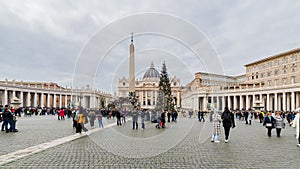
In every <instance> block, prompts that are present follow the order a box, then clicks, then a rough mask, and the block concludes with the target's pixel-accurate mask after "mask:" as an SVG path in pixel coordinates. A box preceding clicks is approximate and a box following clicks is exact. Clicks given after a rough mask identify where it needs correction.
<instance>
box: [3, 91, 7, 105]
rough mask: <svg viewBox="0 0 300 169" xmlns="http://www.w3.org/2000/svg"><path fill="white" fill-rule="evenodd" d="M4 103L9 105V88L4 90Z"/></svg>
mask: <svg viewBox="0 0 300 169" xmlns="http://www.w3.org/2000/svg"><path fill="white" fill-rule="evenodd" d="M3 104H4V105H7V104H8V100H7V90H6V89H5V90H4V97H3ZM4 105H3V106H4Z"/></svg>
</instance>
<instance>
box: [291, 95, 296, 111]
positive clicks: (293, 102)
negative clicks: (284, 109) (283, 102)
mask: <svg viewBox="0 0 300 169" xmlns="http://www.w3.org/2000/svg"><path fill="white" fill-rule="evenodd" d="M295 109H296V107H295V92H294V91H292V93H291V111H293V110H295Z"/></svg>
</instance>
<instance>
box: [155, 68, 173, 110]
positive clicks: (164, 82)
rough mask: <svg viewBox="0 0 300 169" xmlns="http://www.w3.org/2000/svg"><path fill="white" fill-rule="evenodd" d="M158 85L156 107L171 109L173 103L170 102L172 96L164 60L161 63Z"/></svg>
mask: <svg viewBox="0 0 300 169" xmlns="http://www.w3.org/2000/svg"><path fill="white" fill-rule="evenodd" d="M158 87H159V91H158V94H159V95H158V98H157V109H162V108H163V109H167V110H168V111H170V110H172V109H173V108H174V107H173V106H174V105H173V104H172V101H173V98H172V97H171V84H170V79H169V75H168V72H167V67H166V64H165V62H164V63H163V65H162V70H161V73H160V80H159V86H158ZM161 102H162V103H161Z"/></svg>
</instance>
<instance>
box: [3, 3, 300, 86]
mask: <svg viewBox="0 0 300 169" xmlns="http://www.w3.org/2000/svg"><path fill="white" fill-rule="evenodd" d="M299 9H300V2H296V1H284V2H283V1H279V0H275V1H272V3H270V2H268V1H252V0H243V1H234V2H232V1H230V2H229V1H225V0H224V1H218V0H212V1H196V0H192V1H188V2H176V3H175V2H174V1H162V2H158V1H150V0H149V1H141V2H132V1H121V2H120V1H101V2H100V1H96V0H91V1H73V0H66V1H32V0H24V1H21V2H20V1H14V0H12V1H0V37H1V42H0V58H1V60H2V61H3V62H5V63H7V64H6V65H5V66H4V67H5V69H4V70H3V69H2V70H3V71H2V73H1V75H0V78H2V79H4V78H8V79H12V78H15V79H16V80H18V79H20V80H26V79H28V80H33V81H34V80H36V81H52V80H56V81H58V82H61V83H62V85H63V86H65V85H70V84H72V76H73V70H74V66H75V63H76V59H77V56H78V55H79V52H80V51H81V49H82V48H83V47H84V44H86V43H89V40H90V39H89V38H92V37H93V35H94V34H96V33H97V31H98V30H100V29H101V28H104V27H105V26H107V25H110V24H113V23H114V22H115V21H117V20H119V19H121V18H123V17H125V16H131V15H134V14H137V13H143V12H157V13H160V12H162V13H166V14H170V15H174V16H178V17H180V18H182V19H185V20H186V21H187V22H190V23H191V24H193V25H194V26H195V27H196V28H197V29H198V30H199V31H200V32H202V33H203V35H204V37H205V38H207V40H208V42H210V43H211V45H212V46H214V48H215V49H216V52H217V54H218V58H217V59H218V60H220V61H221V63H222V66H223V70H224V72H225V74H228V75H239V74H242V73H244V72H245V70H244V67H243V65H244V64H247V63H250V62H252V61H255V60H258V59H262V58H264V57H266V56H269V55H273V54H275V53H280V52H283V51H286V50H289V49H293V48H296V47H299V45H300V44H299V38H300V37H299V36H300V34H299V33H298V30H299V28H300V23H299V22H298V21H299V20H300V18H299V17H300V15H297V13H298V11H299ZM158 19H159V18H158ZM151 23H155V22H151ZM151 23H150V21H149V24H150V26H151ZM170 25H171V23H170ZM147 27H149V25H147V24H141V22H136V23H135V24H133V25H132V30H133V29H140V30H142V28H147ZM118 29H120V30H121V31H118ZM118 29H114V30H110V31H108V32H109V33H110V34H111V35H110V34H108V35H107V36H105V37H104V38H102V39H101V38H100V39H97V40H98V41H96V42H97V43H95V44H94V45H92V46H90V47H91V49H93V50H92V51H91V52H90V53H87V56H93V55H99V53H97V50H98V48H101V47H103V46H104V45H105V43H107V42H109V41H110V40H111V38H113V37H114V36H118V34H121V32H122V31H127V32H128V34H129V33H130V32H132V30H130V29H128V30H125V28H124V27H122V26H120V27H118ZM122 29H124V30H122ZM160 29H161V30H162V31H174V32H177V38H179V39H180V38H182V37H183V36H182V35H184V34H186V33H187V32H189V31H190V30H188V29H185V28H183V27H180V26H179V27H168V26H165V27H161V28H160ZM187 35H191V37H188V36H185V38H186V39H193V36H192V35H193V34H192V33H190V34H187ZM128 36H129V35H128ZM123 38H126V37H123ZM119 40H121V39H119ZM102 43H103V44H102ZM128 45H129V42H128V39H126V40H125V39H123V41H121V42H120V43H119V44H117V45H116V46H115V47H114V48H113V49H112V50H111V51H109V53H108V55H107V57H105V59H104V60H102V61H99V60H97V64H100V67H99V70H98V72H97V74H96V75H95V74H94V75H95V77H96V81H97V82H99V85H97V87H99V88H103V90H106V91H110V90H111V89H110V86H112V85H115V84H110V83H111V82H113V83H115V81H116V79H117V76H116V73H117V74H118V76H121V75H122V76H123V75H124V76H127V74H128V73H127V71H128V70H126V64H127V59H128V57H129V56H128V54H129V49H128ZM135 45H136V51H137V52H140V55H141V56H142V55H146V53H147V52H146V51H148V52H149V49H157V50H152V51H153V52H154V51H155V52H154V53H153V58H151V57H150V56H151V55H147V56H148V58H147V59H148V60H145V61H143V60H139V62H140V65H139V66H140V68H139V69H140V70H146V69H147V68H148V67H149V65H150V60H151V59H154V58H160V60H159V59H157V61H155V65H156V67H160V66H161V59H167V66H168V70H170V73H171V74H174V75H177V76H178V77H180V76H182V77H180V78H181V79H182V81H183V84H184V83H185V82H186V81H187V82H188V81H189V79H188V78H185V76H184V75H181V73H183V72H185V73H187V74H188V75H190V72H193V73H195V72H197V71H207V70H208V69H206V68H205V66H208V65H207V64H205V63H207V61H210V60H207V61H206V62H205V60H203V59H201V56H205V55H210V54H211V53H212V51H205V50H203V52H201V54H200V55H201V56H200V58H199V57H198V58H196V56H195V53H193V52H192V51H191V50H189V49H188V47H186V46H184V45H183V44H180V43H179V42H177V41H176V40H174V39H170V37H163V36H158V35H152V36H150V35H148V36H145V35H144V36H140V37H136V38H135ZM193 45H194V46H193ZM193 45H191V46H193V47H196V48H201V47H203V45H207V44H203V43H201V42H200V41H199V40H198V41H196V42H195V43H194V44H193ZM191 46H190V47H191ZM204 49H205V47H204ZM93 51H96V53H93ZM143 51H144V52H143ZM148 54H149V53H148ZM154 54H156V55H157V56H159V55H160V57H157V56H154ZM164 54H165V55H166V56H165V57H163V56H162V55H164ZM168 54H170V55H172V54H173V55H175V56H176V59H168V56H169V55H168ZM97 57H99V58H100V57H101V56H97ZM175 61H177V62H180V63H181V64H182V65H181V66H183V67H184V69H181V71H178V70H176V69H175V68H176V67H173V65H177V64H176V63H175ZM98 62H99V63H98ZM210 63H211V64H212V65H214V62H213V61H210ZM88 64H90V65H93V62H92V61H91V63H88ZM97 64H96V65H97ZM112 65H114V66H116V67H117V68H114V66H112ZM86 67H88V68H90V67H91V66H89V65H87V66H83V68H86ZM182 70H184V71H182ZM92 73H95V72H93V71H92ZM141 74H142V73H141ZM179 75H180V76H179ZM95 77H94V78H95ZM112 77H114V78H112ZM188 77H189V76H188ZM85 78H88V77H85ZM97 78H99V79H97ZM189 78H190V81H191V80H192V78H193V77H189ZM105 83H106V84H108V85H103V84H105ZM112 90H116V87H113V89H112Z"/></svg>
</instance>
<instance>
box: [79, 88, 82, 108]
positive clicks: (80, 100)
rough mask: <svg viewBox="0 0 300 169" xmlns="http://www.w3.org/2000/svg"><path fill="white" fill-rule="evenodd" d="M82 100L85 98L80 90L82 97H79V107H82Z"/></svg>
mask: <svg viewBox="0 0 300 169" xmlns="http://www.w3.org/2000/svg"><path fill="white" fill-rule="evenodd" d="M82 98H83V94H82V91H81V90H80V95H79V106H80V107H81V106H82V103H81V102H82Z"/></svg>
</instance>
